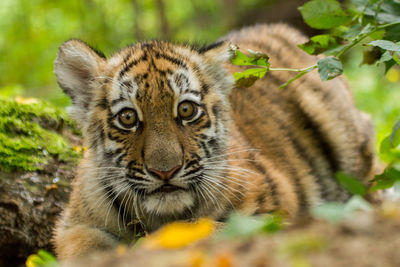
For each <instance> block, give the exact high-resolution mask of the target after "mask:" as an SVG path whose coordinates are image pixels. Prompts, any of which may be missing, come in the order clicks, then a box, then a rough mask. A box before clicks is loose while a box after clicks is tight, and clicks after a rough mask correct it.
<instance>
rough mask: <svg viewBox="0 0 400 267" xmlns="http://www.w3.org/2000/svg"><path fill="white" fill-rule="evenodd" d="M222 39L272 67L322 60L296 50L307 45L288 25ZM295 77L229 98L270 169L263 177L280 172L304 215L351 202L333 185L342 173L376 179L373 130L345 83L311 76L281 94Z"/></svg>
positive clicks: (270, 77)
mask: <svg viewBox="0 0 400 267" xmlns="http://www.w3.org/2000/svg"><path fill="white" fill-rule="evenodd" d="M225 38H226V39H227V40H230V41H231V42H232V43H234V44H235V45H238V46H239V48H240V49H241V51H247V49H252V50H255V51H262V52H265V53H266V54H267V55H268V56H269V57H270V62H271V65H272V66H273V67H283V68H293V69H299V68H304V67H308V66H311V65H313V64H315V63H316V61H317V60H318V58H317V57H313V56H309V55H307V54H306V53H304V52H303V51H301V50H300V49H299V48H298V47H297V44H300V43H303V42H306V40H307V39H306V38H305V37H304V36H303V35H301V34H300V33H299V32H298V31H297V30H294V29H293V28H290V27H288V26H287V25H285V24H276V25H268V26H267V25H258V26H255V27H249V28H244V29H242V30H240V31H237V32H233V33H231V34H229V35H228V36H227V37H225ZM229 68H230V70H231V72H234V71H240V67H236V66H231V65H230V66H229ZM294 75H296V73H293V72H286V71H282V72H279V71H271V72H269V73H268V74H267V75H266V77H264V78H263V79H261V80H259V81H257V82H256V83H255V84H254V85H253V86H252V87H250V88H240V87H236V88H234V89H233V91H232V93H231V95H230V100H231V105H232V118H233V120H234V122H235V125H236V128H237V130H238V131H239V132H240V133H241V134H242V135H243V136H244V139H245V140H246V141H247V142H248V144H249V146H250V147H252V148H255V149H259V150H260V151H259V154H261V155H262V157H264V158H265V159H267V160H268V161H269V162H270V163H271V165H272V166H271V167H270V168H268V169H263V171H265V173H266V174H268V172H269V171H270V170H271V169H276V170H278V171H279V172H280V173H282V175H284V176H286V177H289V179H288V180H289V181H290V182H291V184H292V185H293V187H292V189H293V190H294V191H295V192H296V198H297V201H298V205H299V209H300V210H305V209H307V207H310V206H313V205H315V204H316V203H319V202H322V201H326V200H328V201H338V200H345V199H347V198H348V197H349V195H348V193H347V191H346V190H344V189H343V188H342V187H341V186H340V185H339V184H338V182H337V181H336V179H335V174H336V173H337V172H343V173H346V174H349V175H351V176H353V177H356V178H358V179H360V180H361V181H362V182H364V183H366V182H367V181H369V180H370V179H371V178H372V174H373V166H374V155H373V145H374V131H373V126H372V123H371V120H370V118H369V116H367V115H366V114H364V113H362V112H360V111H359V110H357V109H356V108H355V106H354V103H353V98H352V95H351V92H350V90H349V88H348V86H347V84H346V82H345V80H344V79H343V78H342V77H339V78H336V79H333V80H331V81H327V82H322V81H321V79H320V77H319V75H318V73H317V71H314V72H312V73H309V74H307V75H305V76H304V77H302V78H301V79H299V80H296V81H295V82H293V83H292V84H291V85H289V86H288V87H287V88H285V89H279V86H280V85H282V84H284V83H285V82H287V81H289V80H290V79H291V78H293V77H294ZM260 204H262V201H261V202H260Z"/></svg>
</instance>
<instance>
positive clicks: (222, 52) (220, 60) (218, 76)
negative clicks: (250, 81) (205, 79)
mask: <svg viewBox="0 0 400 267" xmlns="http://www.w3.org/2000/svg"><path fill="white" fill-rule="evenodd" d="M236 49H237V47H236V46H235V45H234V44H232V43H231V42H229V41H219V42H216V43H214V44H212V45H210V46H208V47H206V48H204V49H202V51H200V53H201V54H203V55H204V57H205V61H206V64H207V72H208V75H209V76H210V77H214V81H215V84H214V87H216V88H217V89H219V91H220V92H222V93H223V94H225V95H229V93H230V92H231V90H232V88H233V86H234V83H235V82H234V79H233V76H232V75H230V74H229V73H228V70H227V68H226V67H227V65H226V63H228V62H229V61H230V59H231V58H232V57H233V56H234V54H235V50H236Z"/></svg>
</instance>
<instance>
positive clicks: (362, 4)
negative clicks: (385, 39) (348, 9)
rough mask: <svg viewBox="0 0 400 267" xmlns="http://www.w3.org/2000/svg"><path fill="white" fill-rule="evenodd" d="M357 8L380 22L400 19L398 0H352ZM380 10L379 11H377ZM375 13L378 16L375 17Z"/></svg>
mask: <svg viewBox="0 0 400 267" xmlns="http://www.w3.org/2000/svg"><path fill="white" fill-rule="evenodd" d="M352 2H353V3H354V4H355V5H356V7H357V10H358V11H359V12H360V13H361V12H362V13H363V15H364V16H369V18H371V19H374V20H376V21H377V22H378V23H381V24H382V23H391V22H395V21H399V20H400V4H399V2H398V0H384V1H375V0H374V1H371V0H352ZM377 10H378V12H377ZM375 15H377V16H376V18H375Z"/></svg>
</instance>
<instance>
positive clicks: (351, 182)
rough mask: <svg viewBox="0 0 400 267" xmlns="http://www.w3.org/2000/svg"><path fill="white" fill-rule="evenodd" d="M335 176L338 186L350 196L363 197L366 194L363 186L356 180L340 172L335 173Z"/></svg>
mask: <svg viewBox="0 0 400 267" xmlns="http://www.w3.org/2000/svg"><path fill="white" fill-rule="evenodd" d="M335 176H336V179H337V180H338V182H339V184H340V185H341V186H342V187H343V188H345V189H346V190H347V191H349V192H350V193H351V194H353V195H360V196H364V195H365V194H366V193H367V189H366V188H365V186H364V185H363V184H362V183H361V182H360V181H358V180H357V179H356V178H354V177H352V176H350V175H348V174H345V173H342V172H337V173H336V175H335Z"/></svg>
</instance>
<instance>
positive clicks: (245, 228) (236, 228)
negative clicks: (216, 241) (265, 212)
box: [220, 213, 265, 238]
mask: <svg viewBox="0 0 400 267" xmlns="http://www.w3.org/2000/svg"><path fill="white" fill-rule="evenodd" d="M264 226H265V223H264V221H263V220H262V218H260V217H255V216H246V215H242V214H239V213H233V214H232V215H231V216H230V217H229V220H228V222H227V224H226V226H225V227H224V229H223V230H222V232H221V233H220V236H221V237H223V238H236V237H243V236H251V235H253V234H255V233H257V232H259V231H261V229H262V228H263V227H264Z"/></svg>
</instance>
